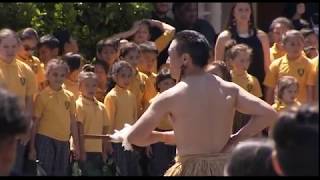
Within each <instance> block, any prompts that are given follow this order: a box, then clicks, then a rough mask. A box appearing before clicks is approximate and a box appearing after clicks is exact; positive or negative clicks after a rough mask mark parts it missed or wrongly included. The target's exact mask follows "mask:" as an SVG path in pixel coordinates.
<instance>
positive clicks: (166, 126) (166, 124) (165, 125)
mask: <svg viewBox="0 0 320 180" xmlns="http://www.w3.org/2000/svg"><path fill="white" fill-rule="evenodd" d="M159 94H160V93H158V94H157V95H156V96H155V97H154V98H152V99H150V101H149V104H148V106H150V104H151V103H152V102H153V101H154V100H155V99H156V97H158V96H159ZM157 129H161V130H172V129H173V128H172V124H171V123H170V119H169V115H167V116H164V117H163V118H161V120H160V123H159V125H158V126H157Z"/></svg>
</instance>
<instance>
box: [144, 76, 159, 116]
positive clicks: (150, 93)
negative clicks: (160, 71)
mask: <svg viewBox="0 0 320 180" xmlns="http://www.w3.org/2000/svg"><path fill="white" fill-rule="evenodd" d="M147 76H148V79H147V81H146V90H145V93H144V96H143V106H144V111H145V110H146V109H147V105H148V104H149V101H150V100H151V99H152V98H153V97H155V96H156V95H157V90H156V87H155V84H156V77H157V74H155V73H150V74H147Z"/></svg>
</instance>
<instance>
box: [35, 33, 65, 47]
mask: <svg viewBox="0 0 320 180" xmlns="http://www.w3.org/2000/svg"><path fill="white" fill-rule="evenodd" d="M59 43H60V42H59V40H58V39H57V38H56V37H54V36H52V35H50V34H47V35H44V36H41V37H40V40H39V44H38V48H41V47H42V46H46V47H48V48H49V49H55V48H59Z"/></svg>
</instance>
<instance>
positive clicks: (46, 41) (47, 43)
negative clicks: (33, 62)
mask: <svg viewBox="0 0 320 180" xmlns="http://www.w3.org/2000/svg"><path fill="white" fill-rule="evenodd" d="M58 55H59V40H58V39H57V38H56V37H54V36H52V35H50V34H47V35H44V36H41V37H40V40H39V44H38V57H39V59H40V61H41V62H42V64H43V65H44V67H46V65H47V63H48V62H49V61H50V60H51V59H57V58H58Z"/></svg>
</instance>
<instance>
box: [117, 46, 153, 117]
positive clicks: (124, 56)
mask: <svg viewBox="0 0 320 180" xmlns="http://www.w3.org/2000/svg"><path fill="white" fill-rule="evenodd" d="M140 58H141V53H140V49H139V46H138V45H137V44H135V43H132V42H128V43H126V44H124V45H123V46H122V47H121V48H120V60H123V61H127V62H128V63H129V64H130V65H131V66H132V68H133V77H132V79H131V81H130V84H129V88H128V89H129V90H130V91H131V93H132V94H134V95H135V97H136V103H137V112H138V117H140V116H141V115H142V113H143V112H144V109H145V104H144V101H143V97H144V96H145V93H146V90H147V89H146V88H147V87H146V86H147V81H148V76H147V75H146V74H144V73H142V72H140V71H139V70H138V68H137V66H138V63H139V59H140Z"/></svg>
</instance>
